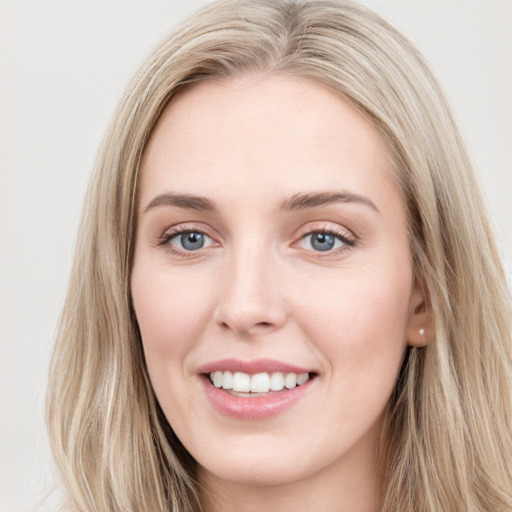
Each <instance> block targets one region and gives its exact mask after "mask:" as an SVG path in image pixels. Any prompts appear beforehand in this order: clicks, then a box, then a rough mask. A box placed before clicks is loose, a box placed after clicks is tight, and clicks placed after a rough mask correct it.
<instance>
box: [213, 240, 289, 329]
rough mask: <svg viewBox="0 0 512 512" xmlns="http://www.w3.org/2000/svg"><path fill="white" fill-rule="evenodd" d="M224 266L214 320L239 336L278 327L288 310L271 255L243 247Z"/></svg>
mask: <svg viewBox="0 0 512 512" xmlns="http://www.w3.org/2000/svg"><path fill="white" fill-rule="evenodd" d="M227 266H228V269H227V271H226V272H225V274H224V275H222V276H220V281H221V286H220V289H221V297H220V300H219V302H218V305H217V307H216V310H215V314H214V319H215V321H216V323H217V324H218V325H220V326H221V327H222V328H223V329H226V330H230V331H232V332H234V333H236V334H237V335H239V336H250V335H254V334H262V333H269V332H272V331H275V330H277V329H279V328H280V327H282V326H283V325H284V323H285V322H286V319H287V316H288V313H287V307H286V302H285V300H284V295H283V289H282V287H281V285H280V279H279V277H278V274H279V271H278V268H277V264H276V262H275V260H274V258H273V257H272V256H271V255H269V254H268V252H266V251H261V250H258V251H255V250H254V249H253V248H252V249H251V248H247V249H246V250H243V251H242V250H241V251H238V253H237V254H234V255H233V256H232V258H231V259H230V260H229V261H228V262H227Z"/></svg>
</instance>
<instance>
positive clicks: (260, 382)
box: [251, 373, 270, 393]
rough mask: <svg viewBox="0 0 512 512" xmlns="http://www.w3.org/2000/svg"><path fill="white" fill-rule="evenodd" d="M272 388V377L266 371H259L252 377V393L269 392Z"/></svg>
mask: <svg viewBox="0 0 512 512" xmlns="http://www.w3.org/2000/svg"><path fill="white" fill-rule="evenodd" d="M269 389H270V378H269V376H268V375H267V374H266V373H257V374H256V375H253V376H252V377H251V392H252V393H268V391H269Z"/></svg>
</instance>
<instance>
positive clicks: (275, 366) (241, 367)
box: [198, 359, 311, 373]
mask: <svg viewBox="0 0 512 512" xmlns="http://www.w3.org/2000/svg"><path fill="white" fill-rule="evenodd" d="M217 370H220V371H223V372H245V373H260V372H284V373H290V372H291V373H306V372H310V371H311V370H308V369H307V368H301V367H299V366H295V365H292V364H288V363H284V362H282V361H276V360H274V359H256V360H254V361H241V360H239V359H222V360H220V361H213V362H211V363H207V364H205V365H204V366H201V368H199V370H198V373H211V372H215V371H217Z"/></svg>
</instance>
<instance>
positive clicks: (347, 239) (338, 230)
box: [292, 221, 358, 258]
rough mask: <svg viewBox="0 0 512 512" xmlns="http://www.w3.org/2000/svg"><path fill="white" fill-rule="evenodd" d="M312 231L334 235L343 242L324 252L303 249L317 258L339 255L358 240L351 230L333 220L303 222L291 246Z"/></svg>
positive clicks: (295, 244) (312, 232)
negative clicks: (339, 245)
mask: <svg viewBox="0 0 512 512" xmlns="http://www.w3.org/2000/svg"><path fill="white" fill-rule="evenodd" d="M314 233H327V234H330V235H333V236H335V237H336V238H338V239H340V240H341V241H342V242H343V246H342V247H338V248H337V249H333V250H329V251H325V252H322V251H314V250H309V249H304V250H305V251H307V252H309V253H314V255H315V257H319V258H327V257H329V256H334V255H339V254H340V253H342V252H345V251H347V250H350V249H351V248H352V247H354V246H355V245H356V244H357V242H358V239H357V236H356V235H355V234H354V233H353V232H352V231H351V230H349V229H347V228H345V227H343V226H340V225H339V224H336V223H333V222H319V221H316V222H311V223H308V224H305V225H304V226H301V227H300V228H299V230H298V233H297V235H296V236H295V237H294V240H295V241H294V242H293V244H292V246H297V245H298V244H299V243H300V242H301V241H302V240H303V239H304V238H305V237H307V236H310V235H312V234H314Z"/></svg>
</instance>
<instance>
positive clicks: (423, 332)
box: [420, 327, 425, 336]
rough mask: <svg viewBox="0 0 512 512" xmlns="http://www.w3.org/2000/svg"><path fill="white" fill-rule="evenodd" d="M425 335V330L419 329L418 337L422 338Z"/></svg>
mask: <svg viewBox="0 0 512 512" xmlns="http://www.w3.org/2000/svg"><path fill="white" fill-rule="evenodd" d="M424 334H425V329H423V327H422V328H421V329H420V336H423V335H424Z"/></svg>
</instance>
